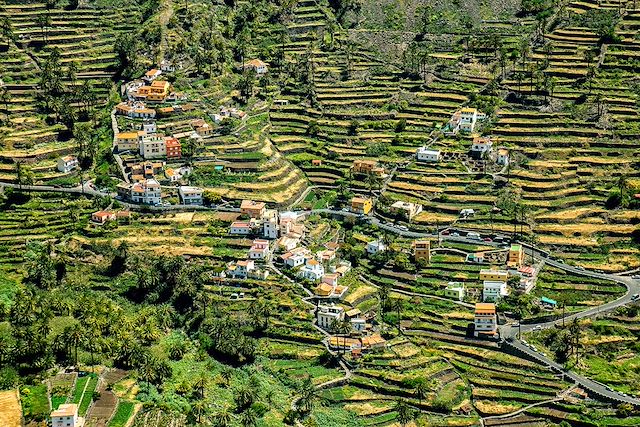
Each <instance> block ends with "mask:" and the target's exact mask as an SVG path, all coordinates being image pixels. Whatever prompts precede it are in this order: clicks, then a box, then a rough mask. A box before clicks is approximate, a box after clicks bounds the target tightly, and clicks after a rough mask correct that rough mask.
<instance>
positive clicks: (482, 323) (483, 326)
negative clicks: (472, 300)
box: [473, 302, 498, 337]
mask: <svg viewBox="0 0 640 427" xmlns="http://www.w3.org/2000/svg"><path fill="white" fill-rule="evenodd" d="M473 325H474V329H475V330H474V335H475V336H476V337H479V336H488V337H494V336H495V335H496V333H497V332H498V316H496V306H495V304H491V303H482V302H479V303H476V309H475V314H474V317H473Z"/></svg>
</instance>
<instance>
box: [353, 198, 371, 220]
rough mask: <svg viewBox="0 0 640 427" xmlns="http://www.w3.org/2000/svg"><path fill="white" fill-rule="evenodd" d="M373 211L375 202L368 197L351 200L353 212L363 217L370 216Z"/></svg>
mask: <svg viewBox="0 0 640 427" xmlns="http://www.w3.org/2000/svg"><path fill="white" fill-rule="evenodd" d="M371 209H373V202H372V201H371V199H369V198H368V197H358V196H356V197H354V198H352V199H351V212H353V213H357V214H361V215H369V212H371Z"/></svg>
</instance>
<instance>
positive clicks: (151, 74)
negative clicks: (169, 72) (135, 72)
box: [142, 68, 162, 82]
mask: <svg viewBox="0 0 640 427" xmlns="http://www.w3.org/2000/svg"><path fill="white" fill-rule="evenodd" d="M161 74H162V70H159V69H157V68H152V69H150V70H149V71H147V72H146V73H144V77H142V80H146V81H147V82H152V81H154V80H155V79H157V78H158V77H160V75H161Z"/></svg>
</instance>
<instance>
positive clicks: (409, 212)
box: [390, 200, 422, 221]
mask: <svg viewBox="0 0 640 427" xmlns="http://www.w3.org/2000/svg"><path fill="white" fill-rule="evenodd" d="M390 210H391V212H393V213H395V214H397V215H398V214H399V215H402V216H404V217H405V218H407V219H408V220H409V221H411V220H412V219H413V217H414V216H416V215H418V214H419V213H420V212H422V205H421V204H419V203H411V202H405V201H402V200H398V201H397V202H394V203H393V204H392V205H391V208H390Z"/></svg>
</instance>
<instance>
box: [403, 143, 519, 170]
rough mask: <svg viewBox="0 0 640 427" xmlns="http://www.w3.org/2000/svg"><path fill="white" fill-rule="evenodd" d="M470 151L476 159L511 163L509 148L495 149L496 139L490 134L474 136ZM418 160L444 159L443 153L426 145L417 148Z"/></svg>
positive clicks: (426, 161) (436, 161)
mask: <svg viewBox="0 0 640 427" xmlns="http://www.w3.org/2000/svg"><path fill="white" fill-rule="evenodd" d="M469 153H470V154H471V157H473V158H475V159H482V158H487V159H490V160H492V161H493V162H494V163H495V164H497V165H501V166H507V165H508V164H509V150H508V149H507V148H504V147H499V148H498V149H497V150H494V139H493V138H492V137H490V136H474V137H473V142H472V143H471V147H470V149H469ZM416 160H417V161H418V162H421V163H438V162H440V161H441V160H442V153H441V151H440V150H435V149H432V148H428V147H426V146H423V147H419V148H418V149H417V150H416Z"/></svg>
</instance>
